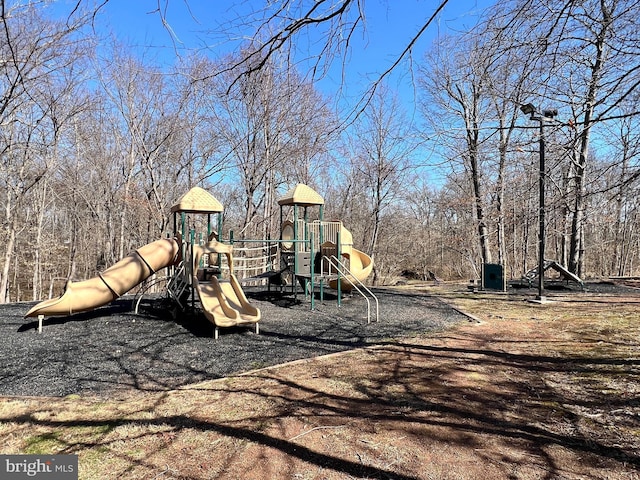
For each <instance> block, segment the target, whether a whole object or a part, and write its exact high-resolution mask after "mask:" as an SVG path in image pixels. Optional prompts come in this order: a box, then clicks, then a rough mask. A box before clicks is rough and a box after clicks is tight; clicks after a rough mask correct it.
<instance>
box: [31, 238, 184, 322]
mask: <svg viewBox="0 0 640 480" xmlns="http://www.w3.org/2000/svg"><path fill="white" fill-rule="evenodd" d="M179 260H180V242H179V240H178V239H175V238H166V239H162V240H156V241H155V242H152V243H149V244H147V245H145V246H143V247H141V248H139V249H138V250H135V251H134V252H131V253H130V254H129V255H127V256H126V257H125V258H123V259H122V260H120V261H119V262H118V263H116V264H115V265H113V266H111V267H109V268H108V269H106V270H105V271H104V272H102V273H99V274H98V276H97V277H94V278H91V279H89V280H84V281H81V282H69V283H67V286H66V288H65V291H64V293H63V294H62V295H61V296H60V297H57V298H52V299H49V300H45V301H43V302H40V303H38V304H37V305H36V306H35V307H33V308H32V309H31V310H29V311H28V312H27V314H26V315H25V317H36V316H40V315H44V316H48V315H71V314H73V313H78V312H85V311H88V310H93V309H94V308H98V307H101V306H103V305H106V304H108V303H110V302H112V301H114V300H115V299H117V298H118V297H120V296H122V295H124V294H125V293H127V292H128V291H129V290H131V289H132V288H133V287H135V286H136V285H138V284H139V283H141V282H142V281H143V280H145V279H147V278H148V277H150V276H151V275H153V274H154V273H155V272H157V271H158V270H160V269H162V268H164V267H168V266H170V265H174V264H176V263H178V262H179Z"/></svg>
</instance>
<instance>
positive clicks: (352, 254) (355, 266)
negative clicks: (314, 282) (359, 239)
mask: <svg viewBox="0 0 640 480" xmlns="http://www.w3.org/2000/svg"><path fill="white" fill-rule="evenodd" d="M340 243H341V245H340V253H341V254H342V256H343V257H346V258H348V259H349V271H350V272H351V275H347V277H346V278H342V279H341V280H340V290H342V291H343V292H350V291H351V290H352V289H353V284H354V283H355V284H356V285H357V286H359V284H358V282H357V281H354V279H357V280H359V281H360V282H364V281H365V280H366V279H367V277H368V276H369V275H371V271H372V270H373V259H372V258H371V257H370V256H369V255H367V254H366V253H364V252H361V251H360V250H358V249H357V248H353V246H352V245H353V235H351V232H350V231H349V230H347V229H346V228H345V227H344V225H343V226H342V227H341V230H340ZM324 245H326V246H330V247H331V246H333V247H334V248H335V243H332V242H326V243H325V244H324ZM329 286H330V287H331V288H333V289H334V290H335V289H337V288H338V281H337V280H330V281H329Z"/></svg>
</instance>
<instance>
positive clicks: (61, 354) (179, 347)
mask: <svg viewBox="0 0 640 480" xmlns="http://www.w3.org/2000/svg"><path fill="white" fill-rule="evenodd" d="M247 294H248V296H249V298H250V301H251V302H252V303H253V304H255V305H256V306H257V307H258V308H260V309H261V311H262V321H261V322H260V335H256V334H255V333H254V332H253V330H252V328H238V329H235V328H234V329H221V334H220V338H219V339H218V340H217V341H215V340H213V338H212V336H213V326H212V325H211V324H210V323H209V322H208V321H207V320H206V319H205V318H204V317H203V316H202V315H201V314H199V313H197V312H191V313H179V314H178V315H177V316H176V319H174V318H173V314H174V312H172V310H173V308H172V304H171V303H169V301H168V300H166V299H164V298H162V297H160V298H155V299H147V298H145V299H144V300H143V302H142V304H141V308H140V312H139V314H137V315H136V314H134V313H133V310H132V308H131V307H132V299H131V297H128V298H122V299H120V300H118V301H116V302H114V303H113V304H111V305H110V306H106V307H102V308H99V309H97V310H95V311H93V312H87V313H82V314H77V315H73V316H70V317H57V318H54V317H52V318H47V319H45V321H44V328H43V332H42V334H38V332H37V326H38V322H37V320H36V319H33V318H29V319H24V318H23V315H24V314H25V313H26V312H27V311H28V310H29V308H30V307H31V306H32V305H33V304H34V303H19V304H7V305H1V306H0V352H2V362H1V366H0V395H20V396H22V395H27V396H65V395H69V394H74V393H89V392H91V393H95V394H100V395H104V394H108V393H110V392H114V391H116V390H119V389H123V388H124V389H129V388H134V389H139V390H160V389H171V388H176V387H179V386H181V385H186V384H189V383H193V382H197V381H201V380H205V379H214V378H220V377H225V376H228V375H231V374H236V373H240V372H243V371H248V370H253V369H256V368H261V367H266V366H270V365H276V364H281V363H284V362H289V361H291V360H296V359H301V358H310V357H315V356H318V355H323V354H327V353H331V352H337V351H343V350H350V349H354V348H358V347H363V346H367V345H373V344H377V343H382V342H385V341H389V340H390V339H393V338H398V337H401V336H410V335H415V334H420V333H425V332H433V331H436V330H441V329H444V328H446V327H447V326H450V325H452V324H453V323H456V322H460V321H468V319H467V318H466V317H464V316H463V315H461V314H460V313H458V312H456V311H455V310H453V309H452V308H450V307H449V306H447V305H446V304H444V303H442V302H441V301H439V300H438V299H436V298H434V297H430V296H427V295H424V294H420V293H413V292H401V291H393V290H386V289H380V290H376V294H377V295H378V298H379V302H380V318H379V322H377V323H374V322H373V321H372V323H371V324H367V315H366V313H367V304H366V301H365V300H364V299H363V298H362V297H356V296H354V297H352V298H348V299H345V300H344V301H343V303H342V306H340V307H338V306H337V304H336V302H335V297H334V296H332V294H327V295H326V298H325V302H324V303H321V302H319V301H316V309H315V310H314V311H311V310H310V308H309V307H310V304H309V302H308V301H306V300H305V299H304V297H303V296H298V298H297V300H295V299H294V298H293V297H292V296H284V297H283V296H279V295H275V294H273V293H272V294H267V292H265V291H262V292H261V291H255V292H251V291H249V292H247ZM329 297H331V298H329ZM373 310H374V306H373V304H372V311H373Z"/></svg>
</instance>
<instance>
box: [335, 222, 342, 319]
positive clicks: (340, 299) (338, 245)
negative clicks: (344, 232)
mask: <svg viewBox="0 0 640 480" xmlns="http://www.w3.org/2000/svg"><path fill="white" fill-rule="evenodd" d="M336 240H337V241H336V258H337V259H338V261H340V259H341V258H342V248H340V230H338V233H337V235H336ZM337 290H338V306H341V305H342V282H341V281H340V264H338V285H337Z"/></svg>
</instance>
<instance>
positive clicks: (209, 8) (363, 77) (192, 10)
mask: <svg viewBox="0 0 640 480" xmlns="http://www.w3.org/2000/svg"><path fill="white" fill-rule="evenodd" d="M494 2H495V0H449V2H448V4H447V6H446V7H445V9H444V11H443V12H442V13H441V14H440V16H439V17H438V21H437V22H436V23H435V24H433V25H432V26H431V27H430V28H429V29H428V30H427V32H426V34H425V35H424V37H423V38H422V40H421V41H420V43H419V44H418V45H417V48H416V49H415V51H414V55H415V56H416V58H417V57H419V56H420V55H421V52H423V51H424V50H425V49H426V48H427V47H428V45H429V44H430V42H431V41H432V40H433V39H434V38H435V37H436V36H437V35H438V34H442V33H445V32H447V31H449V30H451V29H452V30H464V29H465V28H467V27H469V26H471V25H473V24H474V23H475V21H476V19H477V16H478V14H479V12H480V11H481V10H482V9H484V8H486V7H487V6H489V5H490V4H492V3H494ZM439 3H440V2H439V0H365V2H364V5H365V12H366V15H367V18H366V32H365V33H364V35H363V34H361V33H360V34H359V35H358V36H357V37H356V38H355V40H356V43H355V44H354V46H353V48H352V49H351V52H350V57H349V58H348V61H347V63H346V65H347V68H346V69H345V74H346V80H347V82H346V84H347V85H348V86H349V88H348V89H347V90H345V89H344V88H343V90H342V91H341V93H342V94H343V95H344V96H346V97H349V96H352V97H353V98H356V97H357V96H358V94H359V93H361V91H362V90H363V89H364V88H366V85H367V84H368V81H369V79H371V78H374V77H375V76H376V74H379V73H380V72H382V71H384V70H386V69H387V68H388V67H389V65H390V64H391V63H392V62H393V60H394V59H395V58H396V56H397V55H398V54H399V53H400V52H402V50H403V49H404V48H405V46H406V45H407V42H408V41H409V39H410V38H411V37H412V36H413V35H414V34H415V33H416V32H417V31H418V30H419V29H420V28H421V26H422V25H423V24H424V22H425V21H426V19H428V18H429V17H430V16H431V14H432V13H433V11H434V10H435V8H436V7H437V5H438V4H439ZM160 4H161V6H162V7H163V8H164V7H166V10H165V16H166V19H167V21H168V24H169V28H171V30H172V31H173V32H174V38H172V36H171V34H170V33H169V31H168V30H167V28H165V27H164V26H163V25H162V22H161V19H160V17H159V15H158V14H157V13H153V12H154V10H156V9H157V7H158V1H157V0H109V1H108V3H107V4H106V5H105V7H103V10H102V12H101V15H100V18H99V24H100V28H101V29H102V28H106V29H110V30H112V31H113V33H114V34H115V35H116V36H117V37H118V38H119V39H120V40H121V41H122V42H123V43H125V44H128V45H130V46H131V47H133V48H135V49H138V50H139V51H145V52H146V54H145V58H147V59H148V58H155V59H157V61H158V63H160V64H165V65H171V64H172V63H173V62H174V60H175V58H176V55H177V54H182V53H186V52H188V51H190V50H194V49H197V50H200V51H205V52H208V54H210V55H212V56H217V55H221V54H223V53H227V52H229V51H231V50H232V49H233V47H234V46H235V45H237V42H233V41H231V40H229V38H228V37H227V36H225V35H224V34H223V33H221V32H222V30H224V29H225V25H227V24H228V23H229V22H231V23H235V24H237V23H238V19H239V18H241V17H242V16H243V14H244V13H245V12H246V11H247V9H251V8H254V9H259V8H260V6H261V5H263V4H264V0H249V1H247V0H238V1H235V2H232V1H221V0H168V1H167V0H160ZM236 31H238V30H236ZM244 33H250V32H249V31H248V30H246V31H245V32H244ZM341 73H342V70H341V64H340V62H339V61H338V62H337V64H336V65H335V67H334V68H333V69H332V71H331V72H330V75H329V77H328V78H326V79H324V80H323V81H322V82H321V83H320V84H319V88H320V89H321V90H323V91H324V93H334V92H335V91H337V90H338V89H339V88H340V85H341V78H340V76H341ZM402 73H403V72H402V71H399V72H396V74H395V76H394V77H395V83H396V84H395V85H393V84H392V85H391V86H392V87H395V88H397V89H398V90H400V91H402V90H407V89H409V90H410V88H408V85H407V84H409V83H410V79H409V78H405V77H407V75H405V76H403V75H402ZM392 83H393V81H392ZM332 90H333V91H332ZM409 95H410V94H409V92H406V91H405V94H404V95H402V93H401V96H409ZM405 100H407V101H409V100H408V98H407V99H405Z"/></svg>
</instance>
